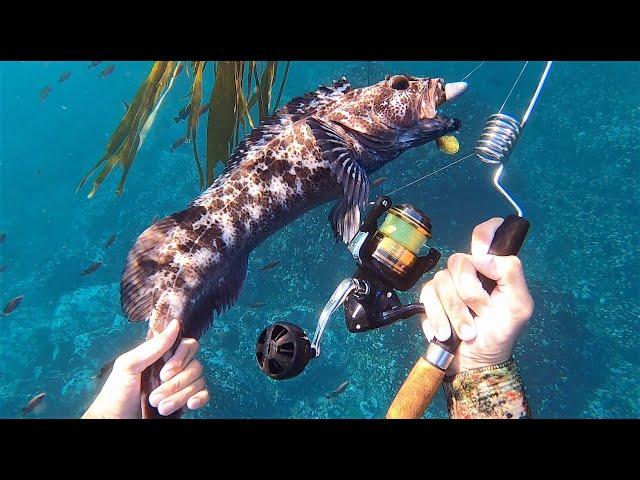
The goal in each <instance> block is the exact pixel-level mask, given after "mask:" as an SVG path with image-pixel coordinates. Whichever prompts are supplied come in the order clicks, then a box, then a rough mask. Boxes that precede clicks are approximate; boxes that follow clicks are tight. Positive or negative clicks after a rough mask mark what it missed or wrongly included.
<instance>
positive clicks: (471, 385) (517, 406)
mask: <svg viewBox="0 0 640 480" xmlns="http://www.w3.org/2000/svg"><path fill="white" fill-rule="evenodd" d="M443 388H444V391H445V395H446V399H447V409H448V410H449V416H450V417H451V418H530V417H531V412H530V410H529V405H528V403H527V400H526V396H525V391H524V385H523V383H522V379H521V377H520V372H519V370H518V366H517V363H516V361H515V359H514V358H513V357H510V358H509V359H507V360H506V361H504V362H502V363H499V364H496V365H490V366H486V367H480V368H474V369H470V370H466V371H464V372H460V373H457V374H455V375H452V376H450V375H448V376H446V377H445V379H444V381H443Z"/></svg>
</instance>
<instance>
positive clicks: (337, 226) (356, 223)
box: [329, 197, 360, 243]
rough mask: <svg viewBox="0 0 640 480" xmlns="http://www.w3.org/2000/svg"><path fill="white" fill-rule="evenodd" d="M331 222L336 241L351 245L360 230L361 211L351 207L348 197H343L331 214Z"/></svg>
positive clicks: (353, 206)
mask: <svg viewBox="0 0 640 480" xmlns="http://www.w3.org/2000/svg"><path fill="white" fill-rule="evenodd" d="M329 222H330V223H331V229H332V230H333V236H334V237H335V239H336V241H340V240H342V241H343V242H344V243H349V242H350V241H351V239H352V238H353V237H354V236H355V235H356V233H358V230H359V229H360V209H359V208H358V207H357V206H356V205H349V204H348V203H347V197H342V200H340V201H339V202H338V203H336V204H335V205H334V206H333V208H332V209H331V211H330V212H329Z"/></svg>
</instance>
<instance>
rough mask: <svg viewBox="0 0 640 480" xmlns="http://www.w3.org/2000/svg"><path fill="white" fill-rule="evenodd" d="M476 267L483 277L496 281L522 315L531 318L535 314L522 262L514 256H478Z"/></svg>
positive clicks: (475, 262)
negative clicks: (510, 297)
mask: <svg viewBox="0 0 640 480" xmlns="http://www.w3.org/2000/svg"><path fill="white" fill-rule="evenodd" d="M472 261H473V265H474V267H475V268H476V269H477V270H478V271H479V272H480V273H482V274H483V275H485V276H486V277H488V278H491V279H492V280H495V281H496V284H497V288H498V289H499V290H500V291H501V292H504V293H506V294H508V295H510V296H512V301H511V302H510V304H511V305H514V306H515V305H517V306H518V307H519V309H520V310H521V311H520V312H518V313H519V314H520V315H522V316H525V317H527V318H528V317H530V316H531V314H532V313H533V300H532V298H531V294H530V293H529V288H528V287H527V281H526V279H525V277H524V271H523V269H522V262H521V261H520V259H519V258H518V257H516V256H514V255H509V256H506V257H500V256H495V255H488V254H485V255H477V256H475V255H474V256H473V258H472Z"/></svg>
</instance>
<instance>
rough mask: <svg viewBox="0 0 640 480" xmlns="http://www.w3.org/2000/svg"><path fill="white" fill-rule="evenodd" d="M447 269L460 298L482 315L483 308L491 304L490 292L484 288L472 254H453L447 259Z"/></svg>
mask: <svg viewBox="0 0 640 480" xmlns="http://www.w3.org/2000/svg"><path fill="white" fill-rule="evenodd" d="M447 269H448V270H449V272H450V273H451V277H452V278H453V282H454V284H455V286H456V290H457V291H458V296H459V297H460V299H461V300H462V301H463V302H464V303H465V304H466V305H467V306H468V307H469V308H471V309H472V310H473V311H474V312H475V313H476V314H478V315H482V310H483V309H484V308H485V307H486V306H488V305H489V294H488V293H487V292H486V290H485V289H484V288H482V283H480V280H479V279H478V274H477V270H476V268H475V267H474V265H473V261H472V257H471V255H465V254H463V253H455V254H453V255H451V256H450V257H449V260H448V261H447Z"/></svg>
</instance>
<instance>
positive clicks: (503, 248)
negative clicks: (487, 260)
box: [478, 214, 529, 293]
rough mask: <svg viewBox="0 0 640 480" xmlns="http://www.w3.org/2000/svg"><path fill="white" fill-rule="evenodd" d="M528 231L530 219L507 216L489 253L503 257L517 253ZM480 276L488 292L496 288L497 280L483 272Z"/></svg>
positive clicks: (495, 236)
mask: <svg viewBox="0 0 640 480" xmlns="http://www.w3.org/2000/svg"><path fill="white" fill-rule="evenodd" d="M528 231H529V221H528V220H526V219H524V218H522V217H518V216H516V215H513V214H512V215H508V216H507V218H505V219H504V222H502V225H500V227H498V229H497V230H496V233H495V235H494V236H493V241H492V242H491V246H490V247H489V252H488V253H490V254H491V255H499V256H501V257H507V256H509V255H517V254H518V252H519V251H520V247H522V244H523V243H524V239H525V238H526V236H527V232H528ZM478 278H479V279H480V283H482V287H483V288H484V289H485V290H486V291H487V292H488V293H491V292H493V289H494V288H496V281H495V280H491V279H490V278H487V277H485V276H484V275H482V274H481V273H478Z"/></svg>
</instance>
